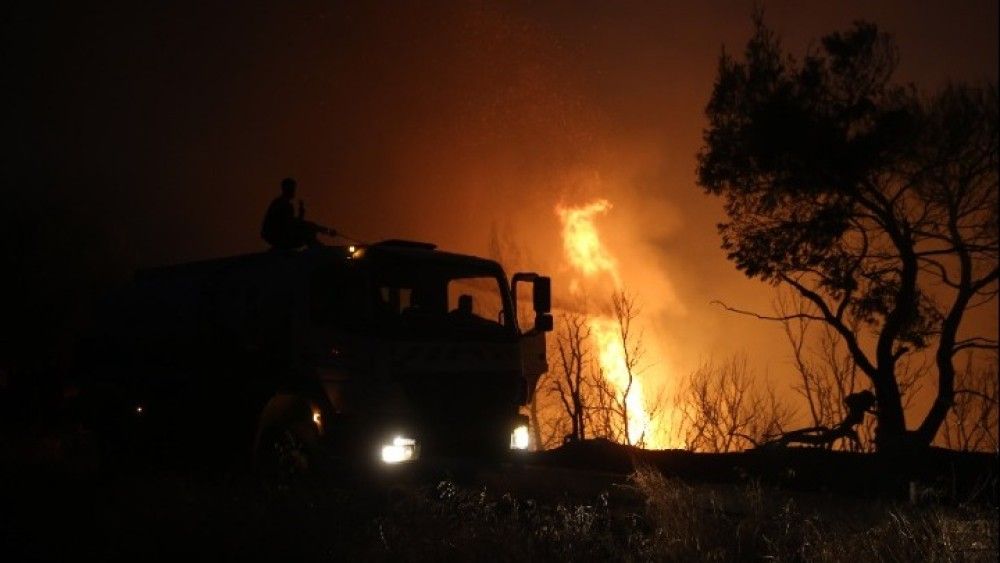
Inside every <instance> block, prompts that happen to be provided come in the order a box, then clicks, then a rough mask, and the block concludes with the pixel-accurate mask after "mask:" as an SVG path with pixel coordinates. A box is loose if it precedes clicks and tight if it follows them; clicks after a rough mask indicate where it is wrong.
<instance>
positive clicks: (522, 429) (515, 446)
mask: <svg viewBox="0 0 1000 563" xmlns="http://www.w3.org/2000/svg"><path fill="white" fill-rule="evenodd" d="M530 438H531V435H530V434H529V433H528V425H527V424H519V425H517V426H516V427H514V431H513V432H511V433H510V449H512V450H526V449H528V444H529V443H530V442H531V439H530Z"/></svg>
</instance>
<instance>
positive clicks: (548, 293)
mask: <svg viewBox="0 0 1000 563" xmlns="http://www.w3.org/2000/svg"><path fill="white" fill-rule="evenodd" d="M531 300H532V301H533V302H534V305H535V313H537V314H538V315H539V316H542V315H547V314H548V313H550V312H551V311H552V278H549V277H547V276H538V277H537V278H535V281H534V283H533V284H532V292H531ZM551 321H552V316H551V315H549V323H550V325H551ZM536 324H537V320H536ZM549 330H552V329H551V328H549Z"/></svg>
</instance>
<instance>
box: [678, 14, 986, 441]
mask: <svg viewBox="0 0 1000 563" xmlns="http://www.w3.org/2000/svg"><path fill="white" fill-rule="evenodd" d="M754 21H755V32H754V34H753V36H752V37H751V39H750V41H749V42H748V43H747V46H746V50H745V52H744V57H743V59H742V60H736V59H735V58H733V57H731V56H730V55H728V54H726V53H723V55H722V56H721V58H720V61H719V68H718V76H717V78H716V82H715V86H714V90H713V92H712V96H711V99H710V101H709V103H708V106H707V109H706V113H707V116H708V120H709V125H708V127H707V129H706V130H705V133H704V139H705V144H704V147H703V148H702V150H701V152H700V153H699V155H698V158H699V167H698V178H699V183H700V185H701V186H702V187H704V188H705V190H706V191H707V192H708V193H710V194H713V195H719V196H722V197H723V198H724V201H725V211H726V214H727V215H728V217H729V220H728V221H727V222H725V223H722V224H720V225H719V231H720V233H721V235H722V240H723V248H724V249H725V250H726V251H727V252H728V257H729V258H730V259H731V260H732V261H734V262H735V263H736V266H737V267H738V268H739V269H740V270H742V271H743V272H744V273H745V274H746V275H747V276H749V277H752V278H758V279H761V280H764V281H767V282H770V283H772V284H776V285H785V286H788V287H791V288H793V289H794V290H796V291H797V292H798V293H800V294H801V295H802V296H803V297H805V298H806V299H807V300H808V301H809V302H810V303H811V304H812V305H813V306H814V307H815V313H805V312H803V313H795V314H794V315H793V317H795V318H800V317H803V316H808V318H810V319H812V320H815V321H819V322H823V323H827V324H828V325H830V326H831V327H832V328H833V329H834V330H835V331H836V333H837V335H838V337H839V338H841V339H842V340H843V342H844V344H845V346H846V347H847V349H848V350H849V351H850V353H851V357H852V359H853V361H854V362H855V364H856V365H857V368H858V369H860V370H861V372H863V373H864V374H865V375H866V376H867V377H868V379H869V380H870V381H871V384H872V387H873V389H874V391H875V394H876V396H877V420H878V426H877V431H876V444H877V446H878V447H879V448H880V449H898V448H902V447H908V446H913V445H927V444H930V442H931V441H932V440H933V439H934V436H935V435H936V434H937V432H938V429H939V428H940V426H941V424H942V422H943V421H944V419H945V416H946V415H947V413H948V411H949V409H950V408H951V407H952V405H953V403H954V397H955V364H954V357H955V354H956V353H957V352H959V351H961V350H964V349H969V348H992V349H995V348H996V345H997V343H996V341H995V340H993V339H989V338H984V337H981V336H974V335H973V336H968V337H964V336H963V337H961V338H960V337H959V330H960V328H961V327H962V320H963V318H964V316H965V313H966V311H967V310H968V309H969V308H970V307H973V306H977V305H980V304H982V303H984V302H989V301H991V300H993V299H994V298H995V297H996V293H997V276H998V268H997V252H998V241H997V238H998V237H997V191H998V183H997V164H998V162H997V146H998V140H997V137H998V135H997V122H998V120H997V111H998V98H997V90H996V86H995V85H985V86H967V85H949V86H947V87H945V88H943V89H942V90H941V91H939V92H937V93H936V94H934V95H932V96H929V97H924V96H921V95H920V94H919V93H918V92H917V91H916V89H915V88H914V87H912V86H902V85H898V84H895V83H893V82H892V81H891V78H892V75H893V72H894V70H895V68H896V64H897V60H898V56H897V50H896V47H895V44H894V42H893V41H892V39H891V37H890V36H889V35H887V34H885V33H883V32H880V31H879V30H878V28H877V27H876V26H875V25H874V24H870V23H856V24H855V25H854V27H853V28H851V29H849V30H847V31H846V32H838V33H833V34H831V35H828V36H826V37H824V38H823V39H822V41H821V42H820V45H819V47H818V48H816V49H813V50H812V51H810V52H809V53H808V54H807V55H806V57H805V58H804V60H802V61H801V62H798V61H796V60H794V59H793V58H791V57H790V56H788V55H787V54H785V53H784V52H783V49H782V46H781V43H780V41H779V39H778V38H777V37H776V35H775V34H774V32H772V31H771V30H770V29H768V28H767V27H766V26H765V25H764V23H763V20H762V16H761V15H760V14H757V15H756V17H755V18H754ZM758 316H761V317H762V318H768V319H772V320H783V319H784V318H790V317H787V316H786V317H780V316H779V317H771V316H767V317H765V316H762V315H758ZM855 322H858V323H859V325H858V326H859V327H860V329H861V330H856V329H855V325H854V323H855ZM866 334H874V336H873V337H872V338H870V339H869V338H867V337H866ZM928 347H930V348H931V350H932V353H933V356H934V358H935V369H936V372H937V396H936V398H935V400H934V402H933V404H932V405H931V407H930V409H929V412H928V413H927V415H926V416H925V417H924V419H923V421H922V422H921V423H920V424H919V426H918V427H917V428H915V429H913V430H909V429H907V427H906V423H905V419H904V403H903V399H902V397H901V390H900V386H899V379H898V375H899V371H898V369H897V366H898V364H899V362H900V361H901V360H902V359H903V358H904V357H905V356H907V355H908V354H911V353H914V352H916V351H919V350H921V349H924V348H928Z"/></svg>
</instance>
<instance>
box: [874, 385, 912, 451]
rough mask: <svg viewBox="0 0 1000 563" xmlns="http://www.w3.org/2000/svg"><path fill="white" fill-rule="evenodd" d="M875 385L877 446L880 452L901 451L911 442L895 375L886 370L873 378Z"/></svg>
mask: <svg viewBox="0 0 1000 563" xmlns="http://www.w3.org/2000/svg"><path fill="white" fill-rule="evenodd" d="M872 383H874V385H875V400H876V404H877V405H878V406H877V411H876V412H877V414H876V418H877V420H878V427H877V428H876V430H875V446H876V448H877V449H878V451H880V452H892V451H900V450H902V449H905V448H906V444H907V442H908V441H909V440H908V437H907V430H906V417H905V415H904V413H903V400H902V397H901V396H900V393H899V385H898V384H897V382H896V377H895V374H894V373H892V372H889V370H886V369H885V368H882V369H880V370H879V371H877V372H876V377H874V378H872Z"/></svg>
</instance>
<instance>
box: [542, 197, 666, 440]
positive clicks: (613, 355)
mask: <svg viewBox="0 0 1000 563" xmlns="http://www.w3.org/2000/svg"><path fill="white" fill-rule="evenodd" d="M610 209H611V202H609V201H608V200H606V199H598V200H595V201H592V202H590V203H587V204H584V205H580V206H577V207H564V206H562V205H558V206H556V214H557V215H558V216H559V220H560V221H561V222H562V241H563V251H564V253H565V255H566V259H567V260H568V262H569V264H570V266H572V267H573V269H574V270H576V271H577V272H578V273H580V274H582V275H583V277H585V278H594V277H595V276H598V275H599V274H605V275H606V276H608V278H610V281H611V282H612V291H618V290H620V289H621V288H622V278H621V274H620V273H619V271H618V262H617V260H615V258H614V256H612V255H611V253H610V252H609V251H608V249H607V248H606V247H605V246H604V243H603V242H602V241H601V237H600V233H599V232H598V229H597V225H596V224H595V222H594V221H595V219H596V218H597V217H598V216H600V215H604V214H605V213H607V212H608V211H609V210H610ZM570 291H571V292H573V293H577V294H579V293H581V291H582V290H581V288H580V283H579V281H578V280H576V279H574V280H571V282H570ZM609 293H610V292H609ZM588 326H589V328H590V332H591V336H592V337H593V340H594V341H593V344H594V346H595V349H596V350H597V359H598V363H599V364H600V367H601V374H602V376H603V377H604V379H605V380H606V381H607V382H608V383H609V384H610V385H611V387H612V389H613V390H614V391H615V393H616V395H617V397H618V400H621V397H622V396H623V395H625V392H626V390H627V391H628V395H627V396H626V397H625V404H626V406H627V410H628V441H629V443H630V444H637V443H639V442H640V441H644V442H645V443H646V444H649V443H650V438H651V436H650V433H649V430H650V425H651V424H650V423H651V420H650V416H649V413H648V412H647V411H646V408H645V404H644V398H643V387H642V382H641V381H639V380H638V379H637V378H635V377H634V375H635V374H634V373H633V378H632V384H631V387H629V368H628V365H627V362H626V353H625V347H624V343H623V342H622V339H621V333H620V328H619V326H618V323H617V321H616V320H615V319H614V318H612V317H611V316H608V315H603V314H594V315H590V318H589V320H588Z"/></svg>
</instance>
